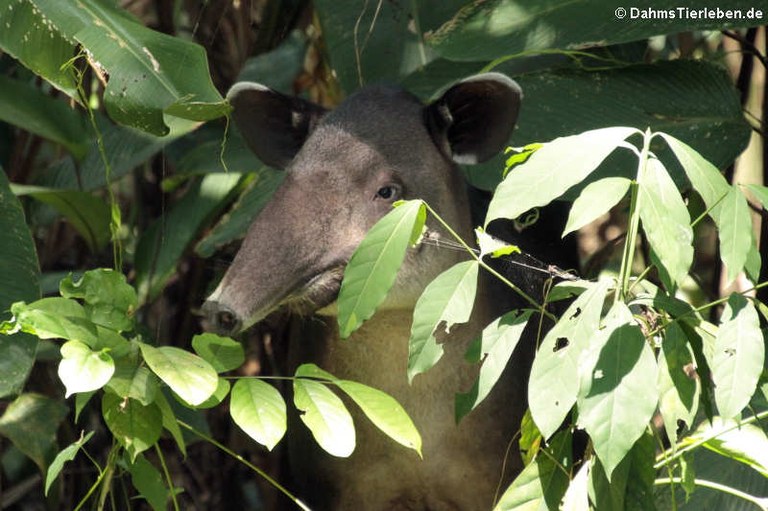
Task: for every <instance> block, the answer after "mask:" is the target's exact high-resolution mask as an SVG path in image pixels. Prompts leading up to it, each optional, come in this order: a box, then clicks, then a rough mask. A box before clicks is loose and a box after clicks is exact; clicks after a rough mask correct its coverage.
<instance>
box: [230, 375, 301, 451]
mask: <svg viewBox="0 0 768 511" xmlns="http://www.w3.org/2000/svg"><path fill="white" fill-rule="evenodd" d="M229 413H230V414H231V415H232V420H234V421H235V424H237V425H238V426H240V428H241V429H242V430H243V431H245V432H246V433H247V434H248V436H249V437H251V438H253V439H254V440H256V441H257V442H258V443H260V444H261V445H263V446H265V447H266V448H267V449H269V450H270V451H271V450H272V449H274V447H275V446H276V445H277V443H278V442H279V441H280V439H282V438H283V435H285V430H286V428H287V419H286V410H285V401H283V397H282V396H281V395H280V393H279V392H278V391H277V389H276V388H275V387H273V386H272V385H270V384H269V383H266V382H264V381H261V380H259V379H256V378H243V379H240V380H237V382H236V383H235V385H234V386H233V387H232V396H231V397H230V408H229Z"/></svg>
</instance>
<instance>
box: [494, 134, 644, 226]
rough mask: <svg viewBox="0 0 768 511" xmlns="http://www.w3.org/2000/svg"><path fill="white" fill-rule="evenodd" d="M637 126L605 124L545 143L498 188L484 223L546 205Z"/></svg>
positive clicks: (578, 180) (516, 215) (579, 179)
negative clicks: (610, 125)
mask: <svg viewBox="0 0 768 511" xmlns="http://www.w3.org/2000/svg"><path fill="white" fill-rule="evenodd" d="M637 132H638V130H636V129H635V128H623V127H617V128H603V129H597V130H592V131H587V132H584V133H581V134H579V135H573V136H570V137H561V138H557V139H555V140H553V141H551V142H548V143H546V144H543V145H542V147H541V148H540V149H538V150H537V151H536V152H535V153H533V155H531V157H530V158H529V159H528V161H527V162H526V163H524V164H522V165H520V166H519V167H517V168H515V170H513V171H512V172H510V173H509V174H508V175H507V177H506V178H505V179H504V181H502V182H501V184H499V186H498V187H497V188H496V193H495V194H494V196H493V198H492V199H491V204H490V205H489V206H488V214H487V215H486V217H485V225H486V226H488V224H489V223H491V221H492V220H495V219H497V218H510V219H513V218H517V217H518V216H520V215H522V214H523V213H525V212H526V211H528V210H529V209H531V208H535V207H538V206H544V205H546V204H549V203H550V202H551V201H552V200H554V199H556V198H558V197H559V196H561V195H562V194H563V193H565V192H566V191H567V190H568V189H569V188H570V187H572V186H573V185H575V184H577V183H579V182H581V181H582V180H584V179H585V178H586V177H587V176H589V175H590V174H591V173H592V172H593V171H594V170H595V169H596V168H597V167H598V166H599V165H600V163H601V162H602V161H603V160H604V159H605V158H606V157H607V156H608V155H609V154H611V153H612V152H613V151H614V150H615V149H616V147H618V146H619V145H620V144H621V143H622V142H623V141H624V140H625V139H626V138H627V137H629V136H630V135H632V134H634V133H637Z"/></svg>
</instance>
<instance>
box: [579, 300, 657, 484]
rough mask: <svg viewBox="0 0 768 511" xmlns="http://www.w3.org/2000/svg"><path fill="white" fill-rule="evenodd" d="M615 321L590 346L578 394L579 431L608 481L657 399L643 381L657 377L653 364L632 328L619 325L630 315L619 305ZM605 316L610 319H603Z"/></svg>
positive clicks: (640, 335)
mask: <svg viewBox="0 0 768 511" xmlns="http://www.w3.org/2000/svg"><path fill="white" fill-rule="evenodd" d="M616 307H618V308H620V309H624V310H623V312H622V311H617V313H615V316H614V317H616V321H615V322H612V323H609V324H608V325H607V326H606V328H605V330H604V331H603V332H601V333H600V334H599V335H598V336H597V337H596V338H595V339H594V340H593V347H592V351H591V353H590V356H589V357H588V358H587V359H586V360H585V361H584V363H585V366H584V367H589V368H592V369H591V371H590V373H588V374H584V377H583V378H582V381H581V388H580V389H579V399H578V408H579V420H578V421H579V425H580V426H581V427H583V428H584V429H586V430H587V433H589V436H590V439H591V440H592V444H593V446H594V449H595V452H596V453H597V456H598V457H599V458H600V461H601V462H602V465H603V467H604V468H605V474H606V476H607V478H608V480H611V474H612V472H613V470H614V469H615V468H616V466H617V465H618V464H619V463H620V462H621V461H622V460H623V459H624V457H625V456H626V455H627V453H628V452H629V450H630V449H631V448H632V445H634V443H635V442H636V441H637V439H638V438H640V435H642V434H643V431H645V428H646V426H647V425H648V422H649V421H650V420H651V417H652V416H653V412H654V411H655V410H656V404H657V403H658V394H657V393H656V392H655V388H652V389H651V390H653V391H652V392H649V388H648V377H649V375H655V374H656V372H657V367H656V358H655V357H654V355H653V351H652V350H651V348H650V346H649V345H648V343H647V342H646V341H645V337H644V336H643V333H642V332H641V331H640V328H639V327H638V326H637V325H634V324H629V323H625V322H624V321H625V320H627V319H630V318H631V313H630V312H629V310H628V309H627V308H626V305H624V304H623V303H621V302H618V303H617V304H616V305H615V306H614V308H616ZM609 314H610V313H609Z"/></svg>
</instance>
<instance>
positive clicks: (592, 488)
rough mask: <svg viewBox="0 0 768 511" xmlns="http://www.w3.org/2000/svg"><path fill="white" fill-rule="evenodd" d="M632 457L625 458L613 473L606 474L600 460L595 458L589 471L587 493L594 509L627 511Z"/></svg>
mask: <svg viewBox="0 0 768 511" xmlns="http://www.w3.org/2000/svg"><path fill="white" fill-rule="evenodd" d="M630 463H631V461H630V457H629V456H627V457H626V458H624V459H623V460H622V461H621V463H619V465H618V466H617V467H616V469H615V470H614V471H613V475H610V473H606V471H605V467H604V466H603V463H602V462H601V460H600V458H599V457H598V458H595V459H594V461H593V463H592V466H591V467H590V470H589V480H588V482H587V492H588V494H589V500H590V501H591V502H592V503H593V506H592V507H593V508H594V509H621V510H622V511H624V509H625V502H624V501H625V497H626V492H627V482H628V479H629V477H628V476H629V468H630Z"/></svg>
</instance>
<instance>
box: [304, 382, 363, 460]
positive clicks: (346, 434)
mask: <svg viewBox="0 0 768 511" xmlns="http://www.w3.org/2000/svg"><path fill="white" fill-rule="evenodd" d="M293 402H294V404H295V405H296V408H297V409H299V411H301V412H303V413H302V415H301V420H302V421H303V422H304V424H306V426H307V427H308V428H309V430H310V431H311V432H312V436H313V437H314V439H315V441H317V443H318V444H319V445H320V447H322V448H323V449H324V450H325V451H326V452H327V453H328V454H331V455H333V456H337V457H340V458H346V457H348V456H349V455H350V454H352V451H354V450H355V426H354V424H353V423H352V416H351V415H350V414H349V411H347V408H346V407H345V406H344V403H343V402H342V401H341V399H339V398H338V396H336V394H334V393H333V392H332V391H331V390H330V389H329V388H328V387H326V386H325V384H323V383H320V382H317V381H314V380H308V379H305V378H296V379H295V380H293Z"/></svg>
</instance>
